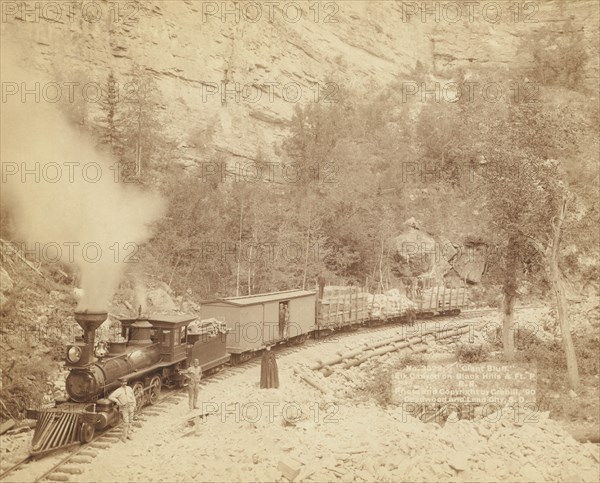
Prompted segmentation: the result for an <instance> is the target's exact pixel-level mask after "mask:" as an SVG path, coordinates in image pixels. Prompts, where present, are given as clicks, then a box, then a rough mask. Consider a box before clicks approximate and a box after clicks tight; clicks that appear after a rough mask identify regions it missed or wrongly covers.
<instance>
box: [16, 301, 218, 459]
mask: <svg viewBox="0 0 600 483" xmlns="http://www.w3.org/2000/svg"><path fill="white" fill-rule="evenodd" d="M74 316H75V321H76V322H77V323H78V324H79V326H80V327H81V328H82V329H83V337H82V338H81V339H80V340H76V341H75V343H74V344H72V345H69V346H67V351H66V358H65V359H66V360H65V366H66V367H67V368H68V369H69V375H68V376H67V379H66V383H65V389H66V392H67V395H68V396H69V399H68V401H64V402H61V401H57V402H58V403H59V404H57V405H56V407H54V408H50V409H43V410H28V411H27V417H28V418H32V419H37V420H38V423H37V425H36V428H35V432H34V435H33V441H32V448H31V454H32V456H34V457H36V456H40V455H42V454H45V453H47V452H49V451H52V450H55V449H57V448H63V447H66V446H70V445H72V444H79V443H87V442H89V441H91V440H92V438H93V437H94V434H95V432H96V431H101V430H104V429H106V428H109V427H111V426H114V425H116V424H117V423H118V421H119V411H118V408H117V407H116V405H115V404H114V403H113V402H112V401H110V400H109V399H107V397H108V396H109V395H110V393H111V392H112V391H114V390H115V389H116V388H117V387H119V385H120V382H119V379H120V378H125V379H126V380H127V381H128V384H129V385H131V386H132V387H133V392H134V394H135V397H136V401H137V408H138V409H139V408H140V407H141V406H143V405H145V404H153V403H155V402H156V400H157V399H158V396H159V394H160V392H161V388H162V386H163V384H167V385H175V386H182V385H183V377H182V376H181V374H180V370H182V369H185V368H187V367H188V366H189V365H190V364H191V361H193V360H194V359H198V360H199V361H200V364H201V366H202V369H203V370H204V371H211V370H213V369H215V368H218V367H220V366H222V365H223V364H225V363H227V362H228V361H229V358H230V356H229V354H228V353H227V351H226V340H227V329H226V328H225V325H224V324H218V323H215V322H212V323H209V324H207V325H204V326H198V325H196V324H195V320H196V317H193V316H185V315H174V316H168V315H165V316H157V317H141V316H139V317H138V318H134V319H120V322H121V331H122V332H121V335H122V336H123V339H124V342H111V343H110V344H109V346H108V351H107V353H106V354H103V355H102V356H99V355H98V353H97V351H96V352H95V347H96V343H95V342H96V341H95V339H96V330H97V329H98V327H99V326H100V325H101V324H102V323H103V322H104V321H105V320H106V319H107V318H108V313H106V312H76V313H75V314H74ZM193 323H194V324H193ZM192 327H193V329H194V330H191V329H192ZM188 329H190V330H188Z"/></svg>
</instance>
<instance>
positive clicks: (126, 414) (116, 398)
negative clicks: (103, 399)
mask: <svg viewBox="0 0 600 483" xmlns="http://www.w3.org/2000/svg"><path fill="white" fill-rule="evenodd" d="M119 382H120V383H121V387H119V388H118V389H116V390H115V391H113V393H112V394H111V395H110V396H108V399H110V400H111V401H113V402H114V403H116V405H117V406H118V407H119V413H120V414H121V417H122V418H123V425H124V428H123V436H122V437H121V440H122V441H123V442H124V441H125V439H133V438H132V437H131V435H130V434H129V430H130V427H131V421H132V420H133V416H134V413H135V407H136V405H137V401H136V399H135V394H134V392H133V388H132V387H131V386H128V385H127V379H125V378H124V377H120V378H119Z"/></svg>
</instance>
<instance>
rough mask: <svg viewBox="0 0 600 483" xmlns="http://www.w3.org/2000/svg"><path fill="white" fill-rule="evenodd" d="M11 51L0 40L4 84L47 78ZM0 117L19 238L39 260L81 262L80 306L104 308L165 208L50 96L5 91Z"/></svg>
mask: <svg viewBox="0 0 600 483" xmlns="http://www.w3.org/2000/svg"><path fill="white" fill-rule="evenodd" d="M13 50H14V49H13ZM15 58H16V57H15V55H14V54H13V52H12V51H10V52H9V51H8V49H7V48H6V45H5V46H3V48H2V64H3V65H2V83H3V85H4V84H5V82H6V83H16V84H17V85H18V86H19V87H21V86H27V87H28V88H30V89H31V87H32V86H34V85H35V83H36V82H37V83H41V85H42V86H43V85H44V83H45V82H49V80H48V79H44V78H43V76H42V75H40V74H37V73H36V74H33V73H29V72H25V71H24V70H23V69H22V68H20V67H18V66H17V63H16V62H15ZM11 85H13V84H11ZM1 121H2V126H1V156H0V160H1V167H2V197H1V201H2V206H3V208H5V209H7V210H8V211H9V213H11V219H12V220H13V221H14V228H15V230H16V233H15V236H16V238H18V239H19V240H22V241H25V242H27V243H28V245H29V248H30V249H32V250H34V251H35V252H36V254H39V255H41V258H42V260H44V259H45V260H51V261H57V259H59V260H60V261H64V262H69V263H74V264H75V265H76V266H77V267H78V268H79V270H80V274H81V288H82V289H83V293H84V294H83V297H82V299H81V300H80V303H79V307H78V309H79V310H84V309H88V310H106V308H107V303H108V300H109V299H111V298H112V295H113V294H114V291H115V290H116V289H117V287H118V284H119V280H120V278H121V276H122V275H123V272H124V270H125V269H126V267H128V266H130V267H131V264H132V263H136V262H137V260H138V257H139V253H138V247H139V246H140V244H142V243H144V242H145V241H146V240H147V239H148V237H149V236H150V234H151V233H150V228H149V227H150V225H151V224H152V222H154V221H155V220H157V219H158V218H159V217H160V216H162V214H163V212H164V203H163V201H162V199H161V198H159V197H158V196H157V195H153V194H149V193H147V192H143V191H141V190H140V189H139V188H138V187H136V186H135V185H131V184H129V185H128V184H124V183H123V182H117V181H116V180H115V173H116V171H115V168H116V164H115V160H113V159H111V158H110V157H109V156H107V155H106V154H101V153H100V152H99V151H98V150H97V149H96V147H95V146H96V142H95V141H94V140H93V139H92V138H91V137H90V136H88V135H85V134H82V133H80V132H79V131H78V130H77V129H76V128H75V127H73V126H71V125H70V123H69V122H68V121H67V119H66V118H65V117H64V116H63V115H62V113H61V112H60V111H59V109H58V108H57V107H56V105H55V104H52V103H49V102H46V101H45V100H44V99H41V100H40V101H39V102H36V101H35V98H34V97H33V96H28V97H27V98H26V99H25V102H22V98H21V96H20V95H14V96H8V97H7V98H6V99H2V114H1ZM69 163H73V164H69ZM98 168H100V171H99V170H98ZM26 170H27V171H26Z"/></svg>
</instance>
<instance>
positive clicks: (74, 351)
mask: <svg viewBox="0 0 600 483" xmlns="http://www.w3.org/2000/svg"><path fill="white" fill-rule="evenodd" d="M67 359H68V360H69V362H73V363H75V362H78V361H79V359H81V348H80V347H77V346H76V345H74V346H71V347H69V350H68V351H67Z"/></svg>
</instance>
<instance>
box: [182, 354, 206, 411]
mask: <svg viewBox="0 0 600 483" xmlns="http://www.w3.org/2000/svg"><path fill="white" fill-rule="evenodd" d="M181 374H182V375H183V376H184V377H185V378H186V379H187V380H188V400H189V404H190V411H192V410H193V409H198V393H199V392H200V380H201V379H202V367H200V361H199V360H198V359H194V361H193V362H192V365H191V367H188V368H187V369H186V370H185V371H181Z"/></svg>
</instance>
